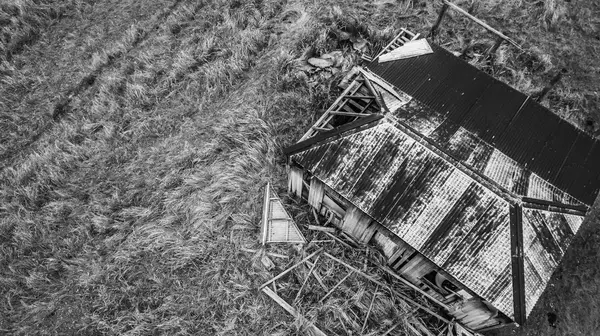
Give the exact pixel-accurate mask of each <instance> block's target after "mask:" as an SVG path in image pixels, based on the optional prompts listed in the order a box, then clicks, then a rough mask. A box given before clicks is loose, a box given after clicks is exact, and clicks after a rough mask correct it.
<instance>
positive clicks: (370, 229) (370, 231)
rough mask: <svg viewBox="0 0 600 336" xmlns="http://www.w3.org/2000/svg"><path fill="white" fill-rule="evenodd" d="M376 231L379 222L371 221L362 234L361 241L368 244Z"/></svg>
mask: <svg viewBox="0 0 600 336" xmlns="http://www.w3.org/2000/svg"><path fill="white" fill-rule="evenodd" d="M375 232H377V224H376V222H371V224H369V226H367V228H366V229H365V231H364V232H363V234H362V235H361V236H360V239H359V241H360V242H361V243H363V244H368V243H369V241H370V240H371V238H373V235H375Z"/></svg>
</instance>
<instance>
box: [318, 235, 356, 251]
mask: <svg viewBox="0 0 600 336" xmlns="http://www.w3.org/2000/svg"><path fill="white" fill-rule="evenodd" d="M323 233H325V234H326V235H328V236H329V237H331V238H332V239H333V240H335V241H336V242H338V243H340V244H342V245H343V246H344V247H346V248H349V249H351V248H352V246H350V245H349V244H348V243H346V242H345V241H343V240H341V239H340V238H338V237H336V236H334V235H332V234H331V233H329V232H327V231H324V232H323Z"/></svg>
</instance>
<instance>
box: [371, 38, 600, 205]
mask: <svg viewBox="0 0 600 336" xmlns="http://www.w3.org/2000/svg"><path fill="white" fill-rule="evenodd" d="M430 44H431V46H432V48H433V50H434V53H433V54H428V55H422V56H418V57H412V58H408V59H403V60H397V61H393V62H386V63H381V64H379V63H378V62H377V60H375V61H374V62H372V63H371V64H369V65H368V68H369V70H371V71H372V72H374V73H375V74H377V75H378V76H380V77H381V78H383V79H384V80H385V81H387V82H388V83H390V84H391V85H393V86H395V87H396V88H397V89H398V90H399V91H401V92H403V93H404V94H407V95H409V96H411V97H413V100H412V101H411V102H410V103H409V104H408V105H405V106H403V107H402V109H403V110H398V111H395V113H394V115H395V116H397V117H398V118H399V120H400V121H401V122H403V123H405V124H407V125H408V126H410V127H412V128H413V129H415V130H416V131H418V132H420V133H421V134H423V135H425V136H428V137H430V138H431V139H433V140H435V141H436V142H437V143H438V145H439V146H440V147H446V146H448V144H447V141H449V140H450V139H453V137H456V132H457V130H460V129H461V128H462V129H464V130H466V131H468V132H469V133H470V134H472V136H470V139H469V140H468V141H470V142H471V144H472V143H474V142H476V141H474V140H473V138H477V139H480V140H482V141H483V142H485V143H486V144H488V146H491V147H492V149H496V150H498V151H500V152H501V153H503V154H505V155H506V157H507V158H508V159H510V160H511V161H512V162H508V161H506V165H507V166H506V169H509V170H511V172H512V173H511V174H513V175H514V177H515V178H519V179H520V180H519V181H508V180H506V177H507V176H503V178H504V183H508V184H509V188H508V189H509V190H512V189H514V190H515V192H517V193H518V194H520V195H527V194H528V191H527V188H526V186H525V184H526V181H527V179H528V177H529V176H531V175H536V176H538V177H540V178H541V179H543V180H545V181H547V182H548V183H549V184H552V185H555V186H556V187H558V189H560V190H561V192H562V193H565V192H566V193H567V194H570V195H572V198H574V199H578V200H580V201H582V202H584V203H586V204H588V205H590V204H592V203H593V202H594V200H595V198H596V195H597V193H598V190H599V189H600V173H599V171H598V169H597V167H600V145H599V143H598V141H596V140H594V139H593V138H591V137H590V136H588V135H587V134H585V133H583V132H582V131H580V130H578V129H577V128H576V127H574V126H573V125H571V124H569V123H568V122H566V121H564V120H562V119H561V118H560V117H558V116H557V115H555V114H554V113H552V112H551V111H549V110H548V109H546V108H544V107H543V106H541V105H539V104H538V103H536V102H534V101H532V100H530V99H528V98H527V96H525V95H524V94H522V93H521V92H519V91H517V90H515V89H513V88H511V87H510V86H508V85H506V84H504V83H502V82H500V81H498V80H496V79H494V78H493V77H491V76H489V75H487V74H485V73H483V72H481V71H479V70H477V69H476V68H475V67H473V66H471V65H470V64H468V63H467V62H464V61H462V60H460V59H459V58H457V57H455V56H454V55H452V54H451V53H449V52H448V51H446V50H444V49H443V48H442V47H440V46H437V45H435V44H434V43H431V42H430ZM464 141H467V140H464ZM466 148H467V149H471V148H473V153H475V152H476V149H479V150H480V151H479V152H477V153H483V154H485V155H483V157H481V158H480V159H475V157H471V158H470V160H467V161H466V162H470V163H471V164H472V165H474V166H475V167H477V170H480V169H484V168H481V167H480V166H481V165H482V163H481V161H480V160H484V159H485V158H486V155H488V154H489V152H490V151H489V148H485V146H483V147H480V148H477V147H466ZM454 153H455V154H459V155H462V156H466V154H464V153H462V152H460V151H459V150H458V149H455V150H454ZM459 159H460V160H461V161H463V160H465V159H464V158H463V157H460V158H459ZM514 163H516V165H517V166H518V167H521V168H520V169H521V170H524V171H523V172H516V171H515V170H514ZM499 169H502V168H499ZM497 173H502V172H497ZM511 188H512V189H511ZM552 197H555V196H552ZM558 197H559V198H562V199H567V198H569V197H566V196H562V195H561V196H558ZM547 200H552V199H547ZM577 203H578V202H576V203H573V204H577Z"/></svg>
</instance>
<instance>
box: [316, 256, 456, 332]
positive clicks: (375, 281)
mask: <svg viewBox="0 0 600 336" xmlns="http://www.w3.org/2000/svg"><path fill="white" fill-rule="evenodd" d="M323 254H324V255H325V256H327V257H328V258H330V259H332V260H334V261H337V262H338V263H340V264H342V265H344V266H346V267H348V268H349V269H351V270H353V271H354V272H356V273H357V274H360V275H362V276H363V277H365V278H367V279H369V280H371V281H372V282H374V283H376V284H378V285H380V286H382V287H384V288H387V289H389V290H390V291H391V292H392V293H394V294H395V295H397V296H399V297H400V298H402V299H403V300H404V301H407V302H409V303H411V304H413V305H415V306H417V307H419V308H421V309H423V310H424V311H426V312H428V313H429V314H431V315H432V316H435V317H436V318H438V319H439V320H440V321H442V322H445V323H449V322H450V320H448V319H447V318H445V317H443V316H441V315H440V314H438V313H436V312H434V311H432V310H431V309H429V308H427V307H425V306H424V305H422V304H420V303H418V302H416V301H414V300H412V299H410V298H409V297H407V296H406V295H404V294H402V293H400V292H398V291H397V290H395V289H393V288H390V287H389V286H387V285H386V284H384V283H383V282H381V281H379V280H377V279H375V278H373V277H372V276H370V275H368V274H366V273H364V272H362V271H360V270H359V269H357V268H355V267H354V266H352V265H350V264H348V263H346V262H344V261H343V260H340V259H338V258H336V257H334V256H332V255H331V254H329V253H327V252H323Z"/></svg>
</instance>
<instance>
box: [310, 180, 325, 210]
mask: <svg viewBox="0 0 600 336" xmlns="http://www.w3.org/2000/svg"><path fill="white" fill-rule="evenodd" d="M323 194H324V188H323V182H321V181H319V180H318V179H317V178H315V177H313V178H312V180H311V181H310V191H309V192H308V204H310V205H311V206H312V207H313V208H315V209H316V210H317V212H319V211H320V210H321V204H322V203H323Z"/></svg>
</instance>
